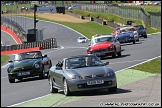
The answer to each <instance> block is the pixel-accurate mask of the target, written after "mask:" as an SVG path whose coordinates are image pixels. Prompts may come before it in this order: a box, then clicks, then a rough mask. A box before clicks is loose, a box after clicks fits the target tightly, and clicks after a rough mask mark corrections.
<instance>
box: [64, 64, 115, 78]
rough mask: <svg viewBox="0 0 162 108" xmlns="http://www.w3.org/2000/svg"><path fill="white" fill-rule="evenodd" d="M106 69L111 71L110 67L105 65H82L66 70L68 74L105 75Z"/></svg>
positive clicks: (83, 75)
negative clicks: (82, 66) (81, 66)
mask: <svg viewBox="0 0 162 108" xmlns="http://www.w3.org/2000/svg"><path fill="white" fill-rule="evenodd" d="M108 71H112V69H111V68H109V67H106V66H96V67H84V68H76V69H70V70H67V72H68V73H70V74H73V75H81V76H82V77H85V76H89V75H105V73H106V72H108Z"/></svg>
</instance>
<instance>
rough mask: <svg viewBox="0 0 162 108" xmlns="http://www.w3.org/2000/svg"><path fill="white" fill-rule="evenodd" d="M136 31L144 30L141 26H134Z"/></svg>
mask: <svg viewBox="0 0 162 108" xmlns="http://www.w3.org/2000/svg"><path fill="white" fill-rule="evenodd" d="M134 27H135V28H136V29H137V30H139V29H144V27H143V26H134Z"/></svg>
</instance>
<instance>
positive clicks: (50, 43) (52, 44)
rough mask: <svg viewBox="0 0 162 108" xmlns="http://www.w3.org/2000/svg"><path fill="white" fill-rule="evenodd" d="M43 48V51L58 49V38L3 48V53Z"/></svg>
mask: <svg viewBox="0 0 162 108" xmlns="http://www.w3.org/2000/svg"><path fill="white" fill-rule="evenodd" d="M35 47H41V48H42V49H50V48H57V41H56V38H50V39H46V40H42V41H36V42H28V43H23V44H16V45H11V46H1V51H2V52H3V51H11V50H20V49H28V48H35Z"/></svg>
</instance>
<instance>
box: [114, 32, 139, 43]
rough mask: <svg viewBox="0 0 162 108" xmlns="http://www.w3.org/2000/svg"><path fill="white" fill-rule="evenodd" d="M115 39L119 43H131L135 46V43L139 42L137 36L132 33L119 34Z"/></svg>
mask: <svg viewBox="0 0 162 108" xmlns="http://www.w3.org/2000/svg"><path fill="white" fill-rule="evenodd" d="M116 38H117V40H118V41H119V42H120V43H130V42H133V44H135V43H136V41H139V37H138V34H135V33H134V32H133V31H128V32H121V33H120V34H118V35H117V36H116Z"/></svg>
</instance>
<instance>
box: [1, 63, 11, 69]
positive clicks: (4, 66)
mask: <svg viewBox="0 0 162 108" xmlns="http://www.w3.org/2000/svg"><path fill="white" fill-rule="evenodd" d="M9 64H10V63H7V64H5V65H3V66H2V67H1V68H6V67H7V66H8V65H9Z"/></svg>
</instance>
